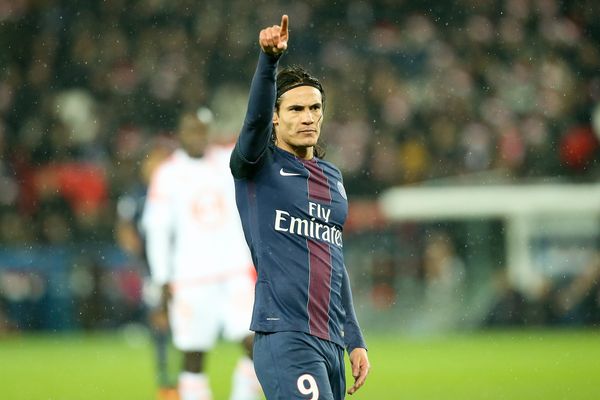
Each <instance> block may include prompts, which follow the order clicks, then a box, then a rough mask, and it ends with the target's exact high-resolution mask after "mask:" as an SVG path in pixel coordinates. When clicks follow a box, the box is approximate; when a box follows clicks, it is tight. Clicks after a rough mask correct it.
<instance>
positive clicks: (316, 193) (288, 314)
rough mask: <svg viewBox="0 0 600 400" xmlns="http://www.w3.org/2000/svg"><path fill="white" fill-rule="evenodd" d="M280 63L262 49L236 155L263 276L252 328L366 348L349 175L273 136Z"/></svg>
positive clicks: (246, 223) (240, 202) (241, 200)
mask: <svg viewBox="0 0 600 400" xmlns="http://www.w3.org/2000/svg"><path fill="white" fill-rule="evenodd" d="M277 64H278V59H277V58H274V57H271V56H268V55H266V54H264V53H262V52H261V55H260V58H259V62H258V67H257V70H256V73H255V75H254V78H253V81H252V86H251V90H250V98H249V104H248V111H247V114H246V119H245V122H244V126H243V128H242V132H241V134H240V136H239V138H238V141H237V143H236V147H235V148H234V150H233V153H232V155H231V161H230V167H231V171H232V174H233V176H234V181H235V191H236V203H237V207H238V211H239V213H240V217H241V221H242V227H243V229H244V235H245V237H246V241H247V243H248V246H249V248H250V252H251V254H252V259H253V262H254V265H255V266H256V269H257V274H258V280H257V283H256V294H255V304H254V311H253V316H252V324H251V327H250V328H251V329H252V330H253V331H256V332H280V331H300V332H306V333H308V334H311V335H314V336H316V337H319V338H322V339H325V340H329V341H332V342H334V343H337V344H339V345H340V346H343V347H346V348H347V349H348V352H351V351H352V350H353V349H354V348H356V347H363V348H366V346H365V343H364V339H363V336H362V333H361V331H360V327H359V325H358V323H357V320H356V316H355V313H354V308H353V305H352V296H351V292H350V283H349V279H348V274H347V271H346V267H345V265H344V256H343V246H344V243H343V238H342V231H343V225H344V222H345V220H346V216H347V213H348V201H347V197H346V192H345V190H344V186H343V180H342V175H341V173H340V171H339V170H338V169H337V168H336V167H335V166H334V165H333V164H331V163H329V162H326V161H324V160H321V159H318V158H316V157H314V158H313V159H311V160H303V159H300V158H298V157H296V156H295V155H293V154H291V153H289V152H286V151H285V150H282V149H280V148H278V147H276V146H275V145H274V144H273V143H272V141H271V139H270V137H271V134H272V115H273V110H274V106H275V100H276V98H275V96H276V91H275V75H276V70H277Z"/></svg>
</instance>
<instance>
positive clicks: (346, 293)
mask: <svg viewBox="0 0 600 400" xmlns="http://www.w3.org/2000/svg"><path fill="white" fill-rule="evenodd" d="M343 275H344V276H343V281H342V306H343V307H344V310H345V311H346V321H345V323H344V342H345V345H346V349H347V350H348V354H350V353H352V350H354V349H356V348H363V349H366V348H367V344H366V343H365V339H364V337H363V335H362V331H361V329H360V326H359V324H358V319H357V318H356V313H355V312H354V304H353V300H352V291H351V289H350V278H349V277H348V272H347V271H346V269H344V274H343Z"/></svg>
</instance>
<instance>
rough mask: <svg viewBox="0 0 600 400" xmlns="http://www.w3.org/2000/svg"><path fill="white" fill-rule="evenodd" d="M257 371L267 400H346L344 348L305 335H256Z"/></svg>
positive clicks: (290, 333)
mask: <svg viewBox="0 0 600 400" xmlns="http://www.w3.org/2000/svg"><path fill="white" fill-rule="evenodd" d="M254 369H255V370H256V375H257V376H258V380H259V381H260V384H261V386H262V388H263V391H264V392H265V396H266V398H267V400H290V399H304V400H309V399H310V400H317V399H319V400H342V399H343V398H344V394H345V389H346V375H345V371H344V349H343V348H342V347H340V346H338V345H337V344H335V343H332V342H329V341H327V340H323V339H319V338H317V337H315V336H311V335H308V334H306V333H302V332H276V333H258V332H257V333H256V335H255V336H254Z"/></svg>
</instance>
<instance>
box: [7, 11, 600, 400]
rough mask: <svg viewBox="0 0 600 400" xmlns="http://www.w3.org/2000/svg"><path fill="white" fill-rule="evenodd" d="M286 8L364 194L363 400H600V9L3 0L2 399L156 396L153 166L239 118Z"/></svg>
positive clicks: (356, 213)
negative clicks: (366, 357)
mask: <svg viewBox="0 0 600 400" xmlns="http://www.w3.org/2000/svg"><path fill="white" fill-rule="evenodd" d="M284 12H285V13H287V14H289V15H290V24H291V42H290V52H289V54H288V55H286V56H285V59H284V61H283V62H284V64H292V63H298V64H302V65H305V66H306V67H308V68H309V69H310V70H312V71H313V72H314V73H315V75H317V76H319V77H321V78H322V79H323V82H324V85H325V90H326V93H327V116H326V123H325V124H324V129H323V137H324V139H325V141H326V145H327V151H328V156H327V158H328V159H329V160H331V161H332V162H334V163H336V164H337V165H338V166H340V168H341V169H342V170H343V173H344V176H345V185H346V189H347V191H348V194H349V196H350V200H351V203H350V216H349V220H348V224H347V228H346V231H345V241H346V245H345V249H346V257H347V259H346V261H347V266H348V269H349V271H350V275H351V279H352V280H353V286H354V292H355V302H356V306H357V312H358V314H359V319H360V321H361V324H362V325H363V328H364V330H365V331H366V333H367V339H369V340H370V352H371V358H372V362H373V364H374V370H373V373H372V376H371V378H370V381H369V384H370V385H372V387H366V388H365V390H364V392H363V393H364V394H363V395H362V396H361V395H360V393H359V394H358V395H357V396H359V397H357V398H369V399H371V398H372V399H395V398H418V399H430V398H431V399H439V398H445V399H454V398H456V399H458V398H461V399H464V398H472V399H475V398H478V399H479V398H481V399H496V398H498V399H500V398H505V399H508V398H510V399H520V398H523V399H525V398H531V397H533V396H535V395H540V396H541V397H543V398H547V399H554V398H556V399H559V398H560V399H563V398H564V399H592V398H599V396H600V389H598V388H597V385H596V386H594V384H593V382H594V379H597V376H598V375H599V374H600V361H599V360H600V357H598V351H599V349H600V346H599V344H600V338H599V337H600V335H599V333H600V332H599V331H598V324H599V323H600V257H599V255H600V185H599V184H598V179H599V177H600V162H599V155H600V146H599V143H600V45H599V43H600V6H598V3H597V1H595V0H581V1H559V0H457V1H453V2H442V1H433V0H425V1H409V0H396V1H394V0H376V1H360V0H354V1H325V0H313V1H294V2H289V3H288V2H284V1H246V0H227V1H216V0H215V1H212V0H211V1H192V0H110V1H100V0H86V1H77V0H71V1H69V0H46V1H39V0H0V43H1V48H2V52H1V53H0V66H1V69H0V154H1V158H0V360H1V361H0V392H2V393H9V394H8V397H5V396H3V395H0V397H2V398H9V399H21V398H22V399H32V398H52V399H79V398H82V397H81V396H84V393H87V394H86V395H85V396H84V398H88V399H95V398H128V399H133V398H136V399H137V398H139V399H143V398H151V397H149V396H152V389H153V385H154V380H153V378H152V361H151V348H150V342H149V339H148V338H147V335H145V333H144V330H143V326H144V323H145V319H144V306H143V303H142V301H141V287H142V284H143V280H142V277H143V274H144V266H143V264H142V263H141V262H140V261H139V260H138V259H137V258H136V257H134V256H132V255H131V250H134V249H135V246H136V245H139V244H136V243H135V240H132V239H131V237H130V232H129V231H128V230H127V227H128V225H127V224H128V222H130V218H131V216H132V210H133V209H134V208H135V204H134V202H135V201H136V198H139V193H140V192H143V187H144V178H143V177H144V174H145V171H146V168H147V164H149V163H151V162H153V160H154V159H157V158H160V154H164V153H168V151H169V150H170V149H171V148H172V146H173V143H172V134H173V129H174V126H175V123H176V119H177V116H178V114H179V113H180V111H181V110H183V109H189V108H192V107H194V108H197V107H199V106H208V107H210V108H211V109H212V110H213V112H214V113H215V117H216V125H215V134H221V135H231V134H232V133H233V134H235V133H236V132H237V130H238V129H239V127H240V126H241V122H242V118H243V112H244V108H245V101H246V92H247V89H248V86H249V81H250V78H251V76H252V73H253V71H254V67H255V61H256V56H257V53H258V48H257V44H256V40H257V32H258V30H259V29H260V28H261V27H263V26H267V25H272V24H274V23H278V21H279V20H280V17H281V14H282V13H284ZM157 154H158V155H157ZM79 346H81V351H80V353H78V351H79V349H80V347H79ZM86 346H87V347H86ZM140 346H141V347H140ZM63 349H68V350H70V352H67V353H65V351H64V350H63ZM219 349H220V351H222V354H225V355H227V354H234V352H235V349H232V348H231V347H228V346H227V345H223V346H221V347H219ZM59 350H60V352H62V353H61V354H71V355H69V356H67V357H66V358H65V361H64V365H65V366H62V367H61V366H60V365H62V364H61V363H63V361H60V362H59V360H58V359H59V358H60V357H63V356H60V357H59V355H58V352H59ZM232 352H233V353H232ZM76 354H79V358H78V357H76ZM231 357H233V355H232V356H231ZM215 358H217V357H215ZM225 358H226V357H225ZM232 362H233V361H232ZM53 363H55V364H56V366H57V369H56V370H54V371H50V370H51V369H52V368H53V367H52V365H53ZM37 364H39V365H37ZM102 364H106V366H105V367H102ZM40 365H41V366H42V367H40ZM67 365H70V366H67ZM80 365H84V366H85V368H82V367H78V368H75V367H74V366H80ZM116 365H118V366H119V367H118V368H122V370H121V369H115V368H116V367H115V366H116ZM96 368H97V369H96ZM102 368H104V370H103V369H102ZM213 368H217V367H213ZM87 370H89V371H90V374H92V373H93V374H96V375H95V376H102V379H101V380H94V379H93V376H94V375H86V371H87ZM133 370H135V371H140V372H139V373H136V375H135V376H132V377H131V379H129V377H128V376H127V374H128V373H131V372H130V371H133ZM57 371H64V373H63V374H60V373H59V374H58V375H57ZM100 371H104V372H100ZM128 371H129V372H128ZM50 372H54V375H52V374H50V375H49V373H50ZM212 374H213V375H214V376H220V375H221V372H220V370H213V372H212ZM225 375H226V376H227V377H228V375H229V374H228V373H227V374H225ZM48 376H51V379H49V378H48ZM84 376H87V380H86V378H82V377H84ZM5 377H6V378H7V379H4V378H5ZM44 377H45V378H44ZM78 377H79V378H78ZM594 377H595V378H594ZM123 378H127V379H123ZM36 379H40V382H45V383H44V384H43V385H42V386H41V389H43V390H40V391H39V392H35V393H37V394H35V393H34V392H32V391H31V390H32V389H31V388H30V387H29V386H28V385H29V383H28V382H31V381H32V380H33V381H36ZM44 379H45V380H44ZM119 379H121V380H122V382H121V381H120V380H119ZM215 379H218V378H215ZM223 379H224V381H223V382H224V383H223V385H224V387H223V388H222V389H217V390H216V392H217V393H225V391H226V390H227V388H226V387H225V386H227V382H228V378H227V379H225V378H223ZM74 381H78V382H81V385H79V384H75V383H74ZM86 382H87V383H86ZM111 382H112V383H115V382H121V383H115V384H111ZM86 385H87V386H86ZM436 385H437V386H436ZM108 388H118V389H115V392H111V390H112V389H108ZM69 390H70V391H69ZM219 390H220V392H219ZM128 391H129V392H128ZM94 393H96V394H94ZM112 393H123V395H122V396H120V395H119V394H112ZM94 396H95V397H94ZM224 396H225V395H223V397H222V398H225V397H224ZM217 400H219V398H217Z"/></svg>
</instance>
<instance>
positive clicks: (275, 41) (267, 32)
mask: <svg viewBox="0 0 600 400" xmlns="http://www.w3.org/2000/svg"><path fill="white" fill-rule="evenodd" d="M289 38H290V34H289V32H288V16H287V15H285V14H284V15H283V16H282V17H281V25H273V26H270V27H268V28H265V29H263V30H261V31H260V34H259V36H258V43H259V44H260V48H261V49H262V51H264V52H265V53H267V54H269V55H273V56H275V55H278V54H281V53H283V52H284V51H285V50H286V49H287V43H288V39H289Z"/></svg>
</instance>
